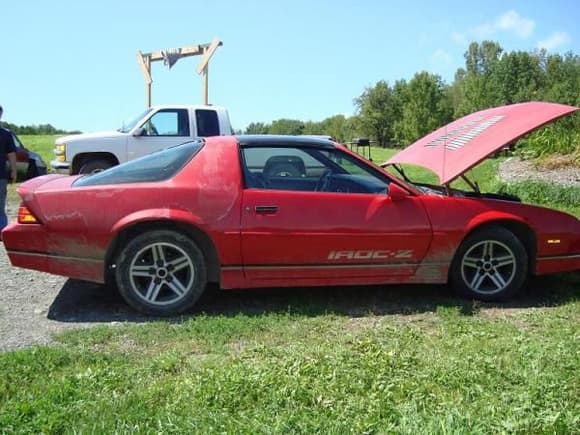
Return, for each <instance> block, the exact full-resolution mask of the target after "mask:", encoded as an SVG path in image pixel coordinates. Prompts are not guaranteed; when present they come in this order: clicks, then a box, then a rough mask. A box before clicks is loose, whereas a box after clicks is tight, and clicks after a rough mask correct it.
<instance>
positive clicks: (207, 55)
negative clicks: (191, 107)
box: [137, 38, 223, 107]
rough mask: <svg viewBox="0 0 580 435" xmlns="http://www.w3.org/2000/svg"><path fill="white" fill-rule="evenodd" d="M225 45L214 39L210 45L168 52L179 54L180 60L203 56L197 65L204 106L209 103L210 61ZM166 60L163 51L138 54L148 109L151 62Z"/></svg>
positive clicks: (192, 46) (149, 105)
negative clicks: (221, 46)
mask: <svg viewBox="0 0 580 435" xmlns="http://www.w3.org/2000/svg"><path fill="white" fill-rule="evenodd" d="M220 45H223V43H222V42H221V41H220V40H219V39H218V38H214V39H213V40H212V41H211V43H209V44H197V45H190V46H188V47H179V48H176V49H171V50H166V51H168V52H170V53H177V54H178V55H179V58H181V57H189V56H199V55H203V56H202V58H201V60H200V62H199V64H198V65H197V73H198V74H199V75H201V77H202V92H201V94H202V100H203V104H208V103H209V98H208V94H209V90H208V89H209V85H208V81H209V61H210V59H211V57H212V56H213V54H214V53H215V51H216V50H217V48H218V47H219V46H220ZM161 60H164V56H163V51H161V50H158V51H153V52H151V53H141V52H139V53H138V54H137V61H138V62H139V65H140V66H141V70H142V71H143V76H144V77H145V97H146V100H147V107H151V84H152V83H153V79H152V77H151V62H157V61H161Z"/></svg>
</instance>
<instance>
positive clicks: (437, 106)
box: [397, 71, 453, 145]
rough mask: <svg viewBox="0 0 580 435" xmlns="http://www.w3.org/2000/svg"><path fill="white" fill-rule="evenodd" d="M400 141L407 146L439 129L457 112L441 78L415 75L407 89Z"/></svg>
mask: <svg viewBox="0 0 580 435" xmlns="http://www.w3.org/2000/svg"><path fill="white" fill-rule="evenodd" d="M403 100H404V101H403V111H402V118H401V120H400V122H398V123H397V130H398V131H397V138H398V139H399V140H400V141H402V142H403V143H404V144H405V145H408V144H409V143H412V142H414V141H416V140H417V139H419V138H420V137H422V136H424V135H426V134H427V133H429V132H431V131H433V130H435V129H436V128H438V127H440V126H441V125H443V124H446V123H447V122H449V121H450V120H451V118H452V114H453V110H452V107H451V103H450V101H449V98H448V93H447V88H446V86H445V84H444V83H443V80H442V79H441V77H439V76H438V75H435V74H430V73H428V72H426V71H423V72H420V73H417V74H415V76H414V77H413V79H411V80H410V81H409V83H408V84H407V86H406V88H405V92H404V99H403Z"/></svg>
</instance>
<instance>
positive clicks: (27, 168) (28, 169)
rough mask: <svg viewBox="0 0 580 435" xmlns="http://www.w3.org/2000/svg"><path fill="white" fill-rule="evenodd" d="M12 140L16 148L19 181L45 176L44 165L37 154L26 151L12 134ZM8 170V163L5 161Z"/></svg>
mask: <svg viewBox="0 0 580 435" xmlns="http://www.w3.org/2000/svg"><path fill="white" fill-rule="evenodd" d="M11 133H12V138H13V139H14V145H15V146H16V168H17V171H18V179H19V180H29V179H31V178H34V177H38V176H39V175H46V163H44V161H43V160H42V157H40V155H39V154H37V153H35V152H32V151H30V150H28V149H27V148H26V147H25V146H24V145H23V144H22V142H21V141H20V139H19V138H18V136H16V134H15V133H14V132H11ZM5 164H6V166H7V168H8V161H6V163H5Z"/></svg>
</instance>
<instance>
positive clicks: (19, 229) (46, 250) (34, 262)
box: [2, 224, 105, 283]
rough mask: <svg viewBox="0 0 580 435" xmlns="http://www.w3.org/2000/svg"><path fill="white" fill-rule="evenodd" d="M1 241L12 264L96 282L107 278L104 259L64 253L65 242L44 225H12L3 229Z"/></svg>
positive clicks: (101, 281)
mask: <svg viewBox="0 0 580 435" xmlns="http://www.w3.org/2000/svg"><path fill="white" fill-rule="evenodd" d="M2 240H3V241H4V247H5V248H6V252H7V253H8V257H9V258H10V263H12V265H13V266H16V267H22V268H24V269H33V270H38V271H41V272H46V273H52V274H54V275H62V276H66V277H69V278H75V279H81V280H85V281H93V282H97V283H103V282H104V281H105V279H104V278H105V273H104V272H105V262H104V260H103V259H102V258H94V257H86V256H81V255H76V253H71V254H66V253H64V252H63V251H64V249H62V248H63V246H64V245H65V243H61V242H60V241H59V240H55V239H54V236H50V235H49V234H48V233H47V232H46V231H45V229H44V227H43V226H42V225H31V224H28V225H20V224H11V225H9V226H7V227H6V228H5V229H4V231H2ZM59 248H61V249H59ZM58 251H61V252H58Z"/></svg>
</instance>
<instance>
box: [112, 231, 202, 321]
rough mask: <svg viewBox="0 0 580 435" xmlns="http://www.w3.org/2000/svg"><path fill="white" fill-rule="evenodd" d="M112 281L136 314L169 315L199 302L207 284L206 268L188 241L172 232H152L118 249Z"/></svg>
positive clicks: (198, 250)
mask: <svg viewBox="0 0 580 435" xmlns="http://www.w3.org/2000/svg"><path fill="white" fill-rule="evenodd" d="M115 279H116V282H117V287H118V288H119V293H120V294H121V296H123V298H124V299H125V301H127V303H128V304H129V305H131V306H132V307H133V308H135V309H136V310H137V311H140V312H141V313H144V314H151V315H154V316H170V315H174V314H177V313H181V312H183V311H185V310H187V309H188V308H190V307H191V306H193V304H194V303H195V302H196V301H197V300H198V299H199V297H200V296H201V294H202V293H203V291H204V290H205V287H206V284H207V266H206V262H205V258H204V255H203V253H202V252H201V250H200V249H199V248H198V247H197V245H196V244H195V243H194V242H193V241H192V240H191V239H190V238H188V237H186V236H184V235H182V234H180V233H177V232H175V231H171V230H154V231H149V232H146V233H143V234H140V235H139V236H137V237H135V238H134V239H132V240H130V241H129V242H128V243H127V244H126V245H125V246H124V247H123V248H122V249H121V252H120V254H119V256H118V257H117V263H116V270H115Z"/></svg>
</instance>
